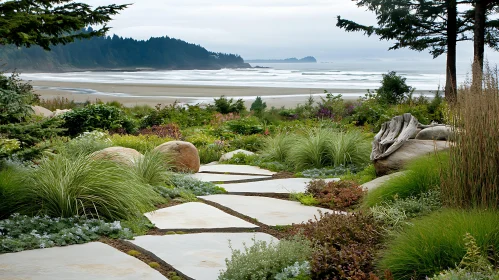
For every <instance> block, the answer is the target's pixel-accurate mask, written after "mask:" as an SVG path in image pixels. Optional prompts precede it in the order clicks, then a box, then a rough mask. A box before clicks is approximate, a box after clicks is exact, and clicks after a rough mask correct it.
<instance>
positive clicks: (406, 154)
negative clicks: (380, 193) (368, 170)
mask: <svg viewBox="0 0 499 280" xmlns="http://www.w3.org/2000/svg"><path fill="white" fill-rule="evenodd" d="M448 148H449V145H448V142H445V141H433V140H412V139H411V140H408V141H407V142H406V143H405V144H404V145H403V146H402V147H400V148H399V149H398V150H397V151H395V152H394V153H393V154H391V155H390V156H388V157H387V158H383V159H380V160H376V161H374V167H375V168H376V174H377V175H378V176H381V175H386V174H389V173H392V172H394V171H398V170H401V169H402V168H404V166H405V164H406V163H407V162H408V161H410V160H412V159H414V158H417V157H420V156H424V155H428V154H432V153H435V152H438V151H443V150H447V149H448Z"/></svg>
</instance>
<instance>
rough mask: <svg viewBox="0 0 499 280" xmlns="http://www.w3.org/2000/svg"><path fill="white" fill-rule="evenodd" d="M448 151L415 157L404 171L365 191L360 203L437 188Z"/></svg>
mask: <svg viewBox="0 0 499 280" xmlns="http://www.w3.org/2000/svg"><path fill="white" fill-rule="evenodd" d="M447 161H448V153H447V152H441V153H438V154H433V155H430V156H423V157H420V158H417V159H415V160H413V161H411V162H410V163H408V164H407V168H406V173H405V174H402V175H400V176H396V177H394V178H392V179H390V180H389V181H387V182H386V183H384V184H383V185H382V186H380V187H378V188H377V189H374V190H372V191H370V192H368V193H367V196H365V197H364V200H363V202H362V205H363V206H364V207H373V206H376V205H379V204H383V203H384V202H389V201H392V200H394V199H395V198H399V199H404V198H408V197H411V196H418V195H420V194H422V193H426V192H428V191H430V190H432V189H436V188H439V186H440V179H441V170H443V168H444V167H445V166H446V163H447Z"/></svg>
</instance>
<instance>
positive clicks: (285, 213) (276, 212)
mask: <svg viewBox="0 0 499 280" xmlns="http://www.w3.org/2000/svg"><path fill="white" fill-rule="evenodd" d="M199 198H201V199H204V200H207V201H211V202H214V203H216V204H218V205H221V206H223V207H226V208H229V209H231V210H233V211H235V212H238V213H240V214H243V215H245V216H248V217H251V218H254V219H256V220H257V221H258V222H260V223H263V224H266V225H268V226H284V225H291V224H301V223H304V222H307V221H308V220H310V219H314V216H319V211H321V212H322V213H336V214H346V212H340V211H333V210H329V209H324V208H319V207H312V206H305V205H302V204H301V203H299V202H296V201H289V200H282V199H276V198H269V197H258V196H242V195H208V196H200V197H199Z"/></svg>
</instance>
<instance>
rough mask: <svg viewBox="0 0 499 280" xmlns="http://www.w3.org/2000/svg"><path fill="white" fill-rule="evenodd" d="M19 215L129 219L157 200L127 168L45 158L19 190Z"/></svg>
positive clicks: (102, 162)
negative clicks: (21, 198)
mask: <svg viewBox="0 0 499 280" xmlns="http://www.w3.org/2000/svg"><path fill="white" fill-rule="evenodd" d="M18 191H19V192H18V193H20V194H23V196H24V197H23V203H22V205H21V207H20V212H22V213H39V214H43V215H48V216H51V217H73V216H87V217H93V218H97V217H98V218H101V219H109V220H116V219H118V220H119V219H133V218H134V217H136V216H137V215H140V214H141V213H144V212H147V211H150V210H152V209H154V206H153V205H154V203H155V202H158V201H160V200H161V198H160V196H159V195H158V194H157V193H156V192H155V191H154V190H153V188H152V187H151V186H150V185H148V184H144V183H143V178H140V177H139V176H137V174H136V173H134V172H133V171H132V170H131V169H130V168H129V167H126V166H120V165H119V164H116V163H114V162H110V161H105V160H92V159H91V158H90V156H78V157H77V158H67V157H64V156H61V155H57V156H54V157H53V158H52V159H45V160H44V161H43V162H42V163H41V164H40V165H39V167H38V168H36V169H35V170H33V171H32V173H31V174H30V176H29V178H27V179H26V181H25V182H24V184H23V185H22V187H21V188H20V189H19V190H18Z"/></svg>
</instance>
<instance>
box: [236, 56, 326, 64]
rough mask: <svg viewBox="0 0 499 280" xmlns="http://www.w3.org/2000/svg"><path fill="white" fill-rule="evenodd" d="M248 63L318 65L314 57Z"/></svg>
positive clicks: (258, 60)
mask: <svg viewBox="0 0 499 280" xmlns="http://www.w3.org/2000/svg"><path fill="white" fill-rule="evenodd" d="M244 62H247V63H317V59H315V57H313V56H307V57H304V58H302V59H298V58H295V57H293V58H286V59H251V60H245V61H244Z"/></svg>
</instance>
